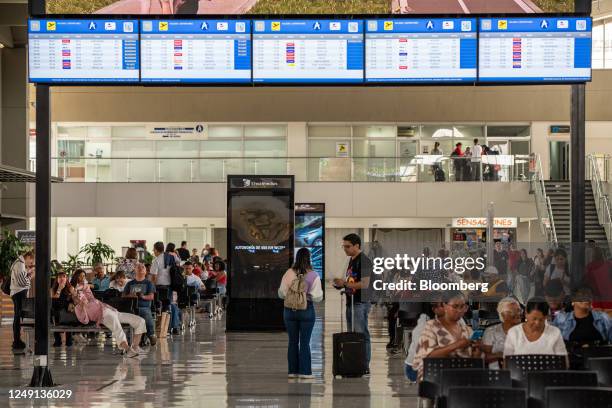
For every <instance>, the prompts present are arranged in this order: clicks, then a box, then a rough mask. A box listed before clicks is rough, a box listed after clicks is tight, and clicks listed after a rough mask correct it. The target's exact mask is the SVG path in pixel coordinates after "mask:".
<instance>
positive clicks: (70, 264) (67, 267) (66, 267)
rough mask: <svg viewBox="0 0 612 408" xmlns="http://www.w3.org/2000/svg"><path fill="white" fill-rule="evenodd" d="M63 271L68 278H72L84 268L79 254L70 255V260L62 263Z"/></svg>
mask: <svg viewBox="0 0 612 408" xmlns="http://www.w3.org/2000/svg"><path fill="white" fill-rule="evenodd" d="M61 266H62V269H63V271H64V272H66V274H67V275H68V276H72V275H73V274H74V271H76V270H77V269H79V268H81V267H82V266H83V262H82V261H81V260H80V259H79V254H76V255H70V254H68V260H67V261H64V262H62V265H61Z"/></svg>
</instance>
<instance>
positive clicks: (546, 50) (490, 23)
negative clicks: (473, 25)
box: [478, 17, 591, 82]
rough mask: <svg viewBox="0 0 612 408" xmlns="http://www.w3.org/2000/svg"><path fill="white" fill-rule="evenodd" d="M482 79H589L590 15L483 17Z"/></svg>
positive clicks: (511, 80) (481, 28)
mask: <svg viewBox="0 0 612 408" xmlns="http://www.w3.org/2000/svg"><path fill="white" fill-rule="evenodd" d="M479 37H480V39H479V45H478V46H479V81H481V82H506V81H507V82H513V81H514V82H540V81H554V82H564V81H567V82H572V81H576V82H579V81H588V80H590V79H591V19H590V18H586V17H581V18H575V17H560V18H548V17H534V18H514V17H512V18H510V17H508V18H482V19H481V20H480V34H479Z"/></svg>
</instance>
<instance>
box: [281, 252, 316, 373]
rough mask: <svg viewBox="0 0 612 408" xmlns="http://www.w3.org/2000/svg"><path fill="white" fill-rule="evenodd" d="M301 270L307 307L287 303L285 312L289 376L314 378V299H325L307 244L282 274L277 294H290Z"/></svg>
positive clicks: (283, 296) (284, 295)
mask: <svg viewBox="0 0 612 408" xmlns="http://www.w3.org/2000/svg"><path fill="white" fill-rule="evenodd" d="M298 274H301V275H304V282H305V290H304V292H305V293H306V298H307V302H306V303H307V304H306V309H305V310H292V309H289V308H287V307H285V310H284V314H283V318H284V321H285V327H286V328H287V334H288V335H289V347H288V350H287V361H288V366H289V378H297V377H299V378H312V367H311V358H310V336H311V335H312V329H313V328H314V324H315V318H316V316H315V310H314V305H313V302H320V301H321V300H322V299H323V290H322V289H321V279H320V278H319V275H317V273H316V272H315V271H314V270H313V269H312V265H311V263H310V251H309V250H308V248H300V250H299V251H298V252H297V254H295V263H294V264H293V266H292V267H291V268H290V269H288V270H287V272H285V275H283V279H282V280H281V284H280V288H278V296H279V297H280V298H281V299H284V298H285V297H286V296H287V292H288V291H289V288H290V287H291V283H292V282H293V281H294V280H295V279H296V278H297V276H298Z"/></svg>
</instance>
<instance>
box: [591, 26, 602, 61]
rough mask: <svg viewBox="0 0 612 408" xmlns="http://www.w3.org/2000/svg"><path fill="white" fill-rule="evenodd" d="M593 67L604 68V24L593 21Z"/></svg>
mask: <svg viewBox="0 0 612 408" xmlns="http://www.w3.org/2000/svg"><path fill="white" fill-rule="evenodd" d="M593 68H594V69H601V68H604V25H603V24H595V23H593Z"/></svg>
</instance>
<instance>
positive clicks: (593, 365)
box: [586, 357, 612, 387]
mask: <svg viewBox="0 0 612 408" xmlns="http://www.w3.org/2000/svg"><path fill="white" fill-rule="evenodd" d="M586 368H587V370H592V371H595V372H596V373H597V380H598V382H599V385H601V386H604V387H612V357H593V358H588V359H587V361H586Z"/></svg>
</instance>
